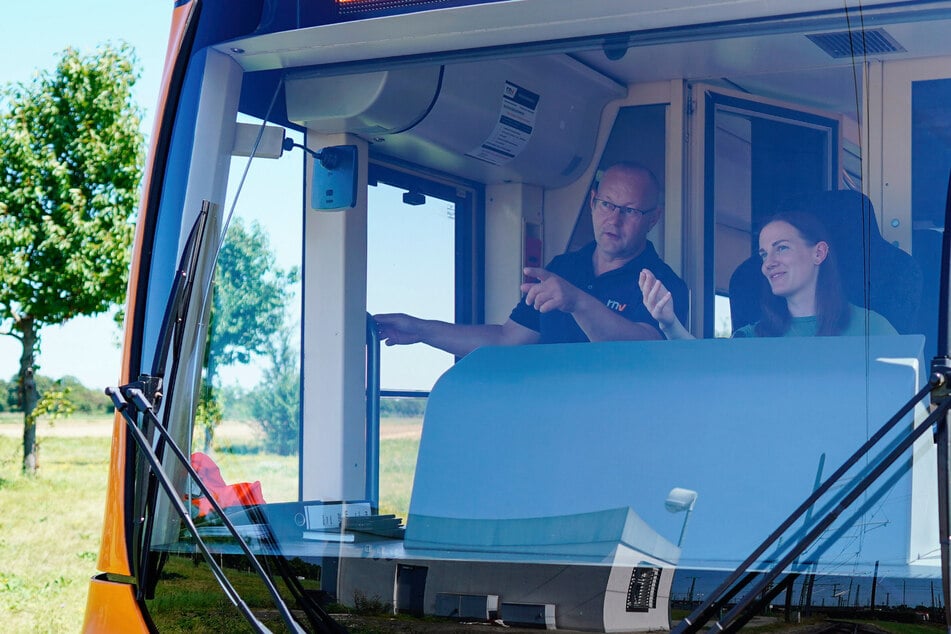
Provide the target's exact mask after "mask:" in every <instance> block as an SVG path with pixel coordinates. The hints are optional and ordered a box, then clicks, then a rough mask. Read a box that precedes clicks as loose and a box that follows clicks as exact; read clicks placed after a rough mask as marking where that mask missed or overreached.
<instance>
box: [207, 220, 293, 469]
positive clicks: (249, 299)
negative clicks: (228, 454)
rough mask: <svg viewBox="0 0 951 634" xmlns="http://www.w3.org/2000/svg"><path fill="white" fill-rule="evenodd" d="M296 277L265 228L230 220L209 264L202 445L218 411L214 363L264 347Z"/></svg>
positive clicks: (247, 357) (247, 356)
mask: <svg viewBox="0 0 951 634" xmlns="http://www.w3.org/2000/svg"><path fill="white" fill-rule="evenodd" d="M296 280H297V269H295V268H292V269H291V270H289V271H285V270H283V269H282V268H280V267H279V266H278V265H277V261H276V259H275V257H274V253H273V251H271V245H270V241H269V240H268V235H267V232H266V231H265V230H264V228H263V227H261V225H260V224H259V223H258V222H252V223H251V224H250V226H247V227H246V226H245V224H244V222H243V221H242V220H241V219H240V218H236V219H235V220H234V221H232V223H231V225H230V226H229V227H228V233H227V235H226V238H225V242H224V244H223V245H222V247H221V251H220V252H219V253H218V262H217V265H216V267H215V288H214V294H213V297H212V306H211V317H210V321H209V325H210V327H209V329H208V338H209V340H208V346H207V348H206V355H205V385H206V388H205V389H202V391H201V394H200V399H199V411H198V415H196V421H197V422H198V424H199V425H200V426H201V427H203V428H204V431H205V443H204V444H205V451H209V450H210V449H211V443H212V440H213V438H214V431H215V428H216V427H217V426H218V424H219V423H220V422H221V417H222V412H223V409H222V407H221V406H220V405H219V404H218V402H217V395H216V394H215V388H214V386H215V382H216V380H217V378H218V371H219V369H220V368H221V367H223V366H229V365H234V364H235V363H243V364H246V363H248V362H250V361H251V357H252V355H265V354H268V353H269V351H270V349H271V338H272V337H273V336H274V335H275V333H277V332H278V330H279V329H280V328H281V325H282V324H283V323H284V311H285V309H286V308H287V301H288V295H287V286H288V285H289V284H292V283H294V282H295V281H296Z"/></svg>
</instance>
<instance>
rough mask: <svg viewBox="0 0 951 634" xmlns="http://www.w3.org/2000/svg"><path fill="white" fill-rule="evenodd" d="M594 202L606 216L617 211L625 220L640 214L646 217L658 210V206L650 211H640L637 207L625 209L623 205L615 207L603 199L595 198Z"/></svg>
mask: <svg viewBox="0 0 951 634" xmlns="http://www.w3.org/2000/svg"><path fill="white" fill-rule="evenodd" d="M594 202H596V203H597V205H598V209H600V210H601V211H603V212H604V213H606V214H607V213H614V212H615V211H616V212H618V213H620V214H621V216H622V217H623V218H627V217H629V216H634V214H639V215H641V216H646V215H647V214H649V213H650V212H652V211H654V210H655V209H657V205H654V206H653V207H651V208H650V209H638V208H637V207H624V206H622V205H615V204H614V203H612V202H609V201H607V200H603V199H601V198H595V199H594Z"/></svg>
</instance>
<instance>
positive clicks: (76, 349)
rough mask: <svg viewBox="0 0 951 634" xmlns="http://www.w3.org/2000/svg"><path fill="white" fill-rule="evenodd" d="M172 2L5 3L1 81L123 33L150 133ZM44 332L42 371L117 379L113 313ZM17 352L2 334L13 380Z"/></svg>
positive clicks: (0, 343)
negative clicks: (135, 62)
mask: <svg viewBox="0 0 951 634" xmlns="http://www.w3.org/2000/svg"><path fill="white" fill-rule="evenodd" d="M173 5H174V2H173V0H144V1H143V2H129V0H121V1H120V0H95V2H75V1H74V0H71V1H68V2H67V1H66V0H34V1H32V2H8V3H5V4H4V8H3V13H4V16H3V20H2V21H0V36H2V37H0V60H2V64H0V84H2V85H8V84H11V83H19V82H23V83H27V82H29V81H30V80H31V78H32V77H33V75H34V73H35V72H36V71H37V70H44V69H45V70H52V69H53V68H54V67H55V65H56V62H57V60H58V59H59V53H61V52H62V51H63V49H65V48H67V47H73V48H75V49H78V50H79V51H80V52H82V53H92V52H93V51H94V50H95V49H96V47H98V46H99V45H101V44H105V43H118V42H120V41H125V42H127V43H128V44H130V45H131V46H132V47H133V48H134V49H135V52H136V55H137V57H138V60H139V69H140V70H141V78H140V79H139V81H138V82H137V83H136V86H135V93H136V100H137V101H138V103H139V104H140V106H142V108H143V110H144V111H145V117H144V120H143V122H142V131H143V132H144V133H145V134H146V135H149V134H150V133H151V128H152V121H153V113H154V111H155V103H156V100H157V98H158V89H159V82H160V81H161V77H162V66H163V64H164V62H165V48H166V44H167V41H168V32H169V27H170V25H171V16H172V8H173ZM0 257H2V254H0ZM40 337H41V346H42V348H41V352H40V355H39V359H38V361H39V365H40V369H39V372H40V374H42V375H44V376H49V377H53V378H61V377H63V376H67V375H71V376H75V377H77V378H78V379H79V380H80V381H82V382H83V383H84V384H85V385H86V386H88V387H91V388H96V389H99V388H104V387H106V386H110V385H115V384H116V383H117V381H118V377H119V365H120V361H121V352H120V349H119V340H120V338H121V333H120V331H119V328H118V327H117V326H116V325H115V323H114V322H113V320H112V319H111V316H110V315H105V316H101V317H98V318H76V319H73V320H71V321H70V322H67V323H66V324H64V325H63V326H47V327H45V328H44V329H43V330H41V331H40ZM20 354H21V346H20V343H19V341H17V340H16V339H14V338H13V337H9V336H0V378H2V379H4V380H9V379H10V378H12V377H13V376H14V375H15V374H16V372H17V369H18V367H19V358H20Z"/></svg>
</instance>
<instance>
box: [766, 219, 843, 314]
mask: <svg viewBox="0 0 951 634" xmlns="http://www.w3.org/2000/svg"><path fill="white" fill-rule="evenodd" d="M828 248H829V247H828V245H827V244H826V243H825V242H817V243H816V244H809V243H808V242H807V241H806V240H804V239H803V237H802V236H801V235H800V234H799V231H798V230H797V229H796V228H795V227H793V226H792V225H791V224H789V223H788V222H784V221H782V220H775V221H773V222H771V223H769V224H768V225H766V226H765V227H763V230H762V231H760V234H759V255H760V257H761V258H762V259H763V267H762V270H763V275H765V276H766V280H767V281H768V282H769V286H770V288H771V289H772V291H773V294H774V295H778V296H780V297H785V298H786V300H787V301H790V300H796V301H798V302H802V301H806V302H810V303H812V304H814V303H815V297H816V280H818V279H819V266H820V265H821V264H822V262H823V260H825V258H826V255H827V254H828Z"/></svg>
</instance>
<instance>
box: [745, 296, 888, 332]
mask: <svg viewBox="0 0 951 634" xmlns="http://www.w3.org/2000/svg"><path fill="white" fill-rule="evenodd" d="M849 309H850V315H849V325H848V326H846V328H845V330H844V331H842V332H841V333H839V336H840V337H864V336H865V335H866V334H868V335H871V336H873V337H874V336H876V335H897V334H898V331H896V330H895V329H894V328H893V327H892V325H891V324H890V323H889V322H888V320H887V319H885V318H884V317H882V316H881V315H879V314H878V313H876V312H875V311H874V310H865V309H863V308H859V307H858V306H856V305H854V304H849ZM866 318H867V319H868V324H866V321H865V320H866ZM866 325H867V326H868V329H867V330H866ZM816 328H817V324H816V317H815V315H813V316H812V317H793V319H792V323H791V324H790V325H789V330H788V331H786V334H784V335H783V337H815V336H816ZM733 336H734V337H735V338H738V339H739V338H743V337H756V336H757V334H756V324H750V325H747V326H743V327H742V328H739V329H737V331H736V332H734V333H733Z"/></svg>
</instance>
